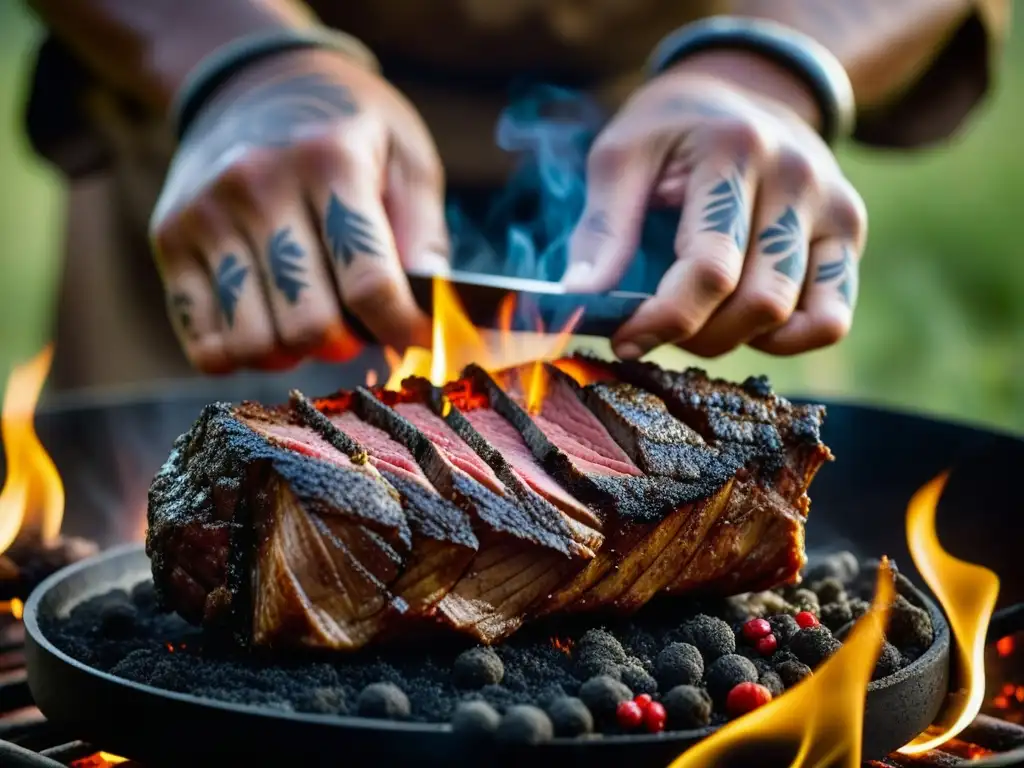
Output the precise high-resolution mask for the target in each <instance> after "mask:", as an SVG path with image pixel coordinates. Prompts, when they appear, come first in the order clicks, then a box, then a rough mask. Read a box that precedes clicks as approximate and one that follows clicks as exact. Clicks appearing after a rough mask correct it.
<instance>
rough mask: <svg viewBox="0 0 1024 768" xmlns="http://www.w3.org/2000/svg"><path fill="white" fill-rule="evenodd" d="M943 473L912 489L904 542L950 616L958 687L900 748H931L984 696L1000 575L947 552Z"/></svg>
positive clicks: (956, 729) (965, 721)
mask: <svg viewBox="0 0 1024 768" xmlns="http://www.w3.org/2000/svg"><path fill="white" fill-rule="evenodd" d="M946 479H947V475H945V474H943V475H940V476H939V477H937V478H935V479H934V480H932V481H931V482H930V483H928V485H926V486H925V487H924V488H922V489H921V490H920V491H918V492H917V493H916V494H914V498H913V499H911V501H910V506H909V508H908V509H907V543H908V545H909V546H910V554H911V556H912V557H913V558H914V564H915V565H916V566H917V569H918V571H920V573H921V577H922V578H923V579H924V581H925V583H926V584H927V585H928V586H929V587H931V589H932V591H933V592H934V593H935V596H936V597H937V598H938V600H939V602H940V603H941V604H942V608H943V610H944V611H945V613H946V616H947V617H948V618H949V626H950V628H951V629H952V631H953V637H955V638H956V647H957V654H958V656H959V668H960V675H961V680H962V687H961V689H960V690H959V691H957V693H956V694H954V695H953V696H951V697H950V702H949V705H948V706H947V707H946V710H945V712H944V715H943V722H941V723H937V724H936V725H934V726H932V728H929V729H928V730H927V731H926V732H925V733H923V734H921V735H920V736H918V737H917V738H916V739H914V740H913V741H912V742H910V743H909V744H907V745H906V746H905V747H903V748H902V749H901V750H900V752H903V753H904V754H908V755H913V754H919V753H921V752H927V751H928V750H930V749H935V748H936V747H938V746H940V745H941V744H943V743H944V742H946V741H948V740H949V739H951V738H953V737H954V736H956V735H957V734H958V733H960V732H961V731H962V730H963V729H964V728H966V727H967V726H968V725H970V724H971V721H972V720H974V718H975V716H976V715H977V714H978V712H980V711H981V706H982V704H983V703H984V701H985V634H986V632H987V630H988V623H989V619H990V618H991V617H992V611H993V609H994V608H995V604H996V597H997V596H998V594H999V579H998V577H997V576H996V575H995V574H994V573H992V571H990V570H988V569H987V568H983V567H981V566H980V565H974V564H973V563H967V562H964V561H963V560H958V559H957V558H955V557H953V556H952V555H950V554H949V553H948V552H946V550H944V549H943V548H942V545H941V544H940V543H939V538H938V535H937V533H936V530H935V514H936V510H937V508H938V504H939V498H940V497H941V496H942V491H943V489H944V488H945V486H946Z"/></svg>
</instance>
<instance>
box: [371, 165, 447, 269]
mask: <svg viewBox="0 0 1024 768" xmlns="http://www.w3.org/2000/svg"><path fill="white" fill-rule="evenodd" d="M388 176H389V179H388V192H387V198H386V200H385V210H386V211H387V214H388V219H389V220H390V222H391V231H392V233H393V234H394V237H395V247H396V249H397V250H398V259H399V261H400V262H401V263H402V265H403V266H404V267H405V268H406V269H408V270H410V271H413V272H419V273H425V274H432V275H443V274H446V273H447V272H448V268H449V258H450V249H449V239H448V226H447V223H446V222H445V216H444V176H443V174H442V173H441V170H440V163H435V162H433V161H430V162H427V163H424V164H423V167H416V166H415V165H413V162H412V161H408V160H403V161H395V162H392V163H391V165H390V168H389V173H388Z"/></svg>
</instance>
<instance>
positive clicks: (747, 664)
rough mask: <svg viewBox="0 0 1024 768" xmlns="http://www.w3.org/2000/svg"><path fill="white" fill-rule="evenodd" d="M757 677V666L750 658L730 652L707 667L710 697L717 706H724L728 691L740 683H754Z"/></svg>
mask: <svg viewBox="0 0 1024 768" xmlns="http://www.w3.org/2000/svg"><path fill="white" fill-rule="evenodd" d="M757 678H758V674H757V667H755V666H754V663H753V662H752V661H751V660H750V659H745V658H743V657H742V656H739V655H737V654H735V653H730V654H727V655H725V656H722V657H721V658H719V659H717V660H716V661H715V662H713V663H712V664H711V666H710V667H708V673H707V686H708V693H710V694H711V699H712V700H713V701H714V702H715V705H716V706H718V707H719V708H722V707H724V706H725V699H726V697H727V696H728V695H729V691H731V690H732V689H733V688H735V687H736V686H737V685H739V684H740V683H756V682H757Z"/></svg>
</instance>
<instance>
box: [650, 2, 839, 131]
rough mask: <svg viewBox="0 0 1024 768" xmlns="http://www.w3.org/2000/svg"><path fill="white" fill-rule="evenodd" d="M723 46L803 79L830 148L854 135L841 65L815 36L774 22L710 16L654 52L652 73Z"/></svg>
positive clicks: (674, 35) (672, 36) (674, 34)
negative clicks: (761, 58)
mask: <svg viewBox="0 0 1024 768" xmlns="http://www.w3.org/2000/svg"><path fill="white" fill-rule="evenodd" d="M721 48H734V49H738V50H745V51H751V52H753V53H759V54H761V55H763V56H765V57H766V58H768V59H771V60H772V61H774V62H775V63H777V64H779V65H780V66H783V67H785V68H786V69H788V70H789V71H790V72H792V73H793V74H794V75H796V76H797V77H799V78H800V79H802V80H803V81H804V82H805V83H806V84H807V86H808V87H809V88H810V89H811V92H812V93H813V94H814V98H815V100H816V101H817V103H818V107H819V109H820V110H821V130H820V133H821V136H822V138H824V139H825V141H826V142H828V143H829V144H834V143H835V142H836V141H838V140H840V139H845V138H848V137H849V136H850V135H851V134H852V133H853V130H854V125H855V123H856V117H857V106H856V101H855V99H854V94H853V85H852V84H851V83H850V77H849V75H847V73H846V70H845V69H844V68H843V65H842V63H840V61H839V59H837V58H836V57H835V55H833V54H832V52H831V51H829V50H828V49H827V48H826V47H825V46H823V45H822V44H821V43H819V42H818V41H817V40H815V39H814V38H812V37H810V36H808V35H805V34H803V33H802V32H798V31H797V30H795V29H791V28H790V27H786V26H784V25H782V24H778V23H776V22H772V21H767V20H764V19H753V18H748V17H740V16H712V17H710V18H707V19H702V20H701V21H697V22H694V23H693V24H687V25H686V26H684V27H680V28H679V29H677V30H676V31H675V32H672V33H671V34H670V35H668V36H667V37H665V38H663V39H662V41H661V42H660V43H659V44H658V46H657V47H656V48H655V49H654V52H653V53H652V54H651V56H650V58H649V59H648V62H647V72H648V75H649V76H651V77H653V76H655V75H658V74H661V73H662V72H664V71H665V70H666V69H668V68H669V67H671V66H672V65H673V64H676V63H678V62H679V61H681V60H682V59H684V58H686V57H687V56H691V55H693V54H695V53H699V52H703V51H707V50H712V49H721Z"/></svg>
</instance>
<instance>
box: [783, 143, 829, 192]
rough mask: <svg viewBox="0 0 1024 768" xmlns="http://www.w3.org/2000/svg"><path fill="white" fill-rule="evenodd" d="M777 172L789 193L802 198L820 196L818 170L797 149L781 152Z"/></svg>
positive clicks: (807, 157) (804, 154) (808, 158)
mask: <svg viewBox="0 0 1024 768" xmlns="http://www.w3.org/2000/svg"><path fill="white" fill-rule="evenodd" d="M775 171H776V174H777V176H778V180H779V183H780V185H781V186H782V188H783V189H784V190H785V191H786V192H787V193H789V194H791V195H796V196H800V197H814V196H816V195H817V194H818V191H819V187H820V184H819V179H818V170H817V168H816V167H815V165H814V162H813V161H812V160H811V158H810V157H809V156H808V155H807V154H806V153H805V152H803V151H801V150H799V149H797V148H795V147H791V148H787V149H784V150H782V151H780V152H779V154H778V156H777V157H776V160H775Z"/></svg>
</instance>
